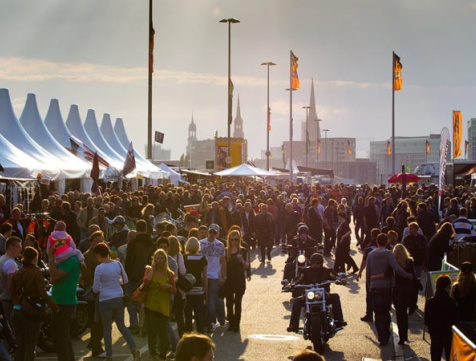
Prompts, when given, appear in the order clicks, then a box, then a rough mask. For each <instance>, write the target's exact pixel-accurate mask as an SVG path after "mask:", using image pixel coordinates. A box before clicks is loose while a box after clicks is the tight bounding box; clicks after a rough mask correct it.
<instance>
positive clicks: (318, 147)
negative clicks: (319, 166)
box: [317, 139, 321, 154]
mask: <svg viewBox="0 0 476 361" xmlns="http://www.w3.org/2000/svg"><path fill="white" fill-rule="evenodd" d="M317 154H321V140H320V139H319V140H318V141H317Z"/></svg>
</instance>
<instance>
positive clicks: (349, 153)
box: [347, 140, 352, 155]
mask: <svg viewBox="0 0 476 361" xmlns="http://www.w3.org/2000/svg"><path fill="white" fill-rule="evenodd" d="M347 154H348V155H352V148H351V146H350V140H348V141H347Z"/></svg>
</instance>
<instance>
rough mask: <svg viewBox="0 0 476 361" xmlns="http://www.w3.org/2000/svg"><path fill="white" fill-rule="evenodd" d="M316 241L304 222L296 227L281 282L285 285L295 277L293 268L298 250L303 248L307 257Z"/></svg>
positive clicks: (311, 252)
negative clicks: (296, 230) (295, 233)
mask: <svg viewBox="0 0 476 361" xmlns="http://www.w3.org/2000/svg"><path fill="white" fill-rule="evenodd" d="M315 246H316V241H315V240H314V239H313V238H311V237H310V236H309V228H308V226H306V225H305V224H304V223H301V224H300V226H299V227H298V233H297V235H296V236H294V237H293V239H292V241H291V244H290V245H289V246H288V248H289V257H288V259H287V260H286V265H285V266H284V273H283V280H282V281H281V284H282V285H283V286H286V285H287V284H288V283H289V282H290V281H291V280H293V279H294V278H295V275H294V270H295V269H296V262H297V257H298V255H299V251H300V250H304V252H305V253H304V254H305V256H306V258H307V259H309V258H310V257H311V255H312V254H313V253H314V248H315Z"/></svg>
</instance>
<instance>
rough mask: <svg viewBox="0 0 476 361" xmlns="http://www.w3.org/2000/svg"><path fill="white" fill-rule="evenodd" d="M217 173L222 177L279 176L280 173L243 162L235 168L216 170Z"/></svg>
mask: <svg viewBox="0 0 476 361" xmlns="http://www.w3.org/2000/svg"><path fill="white" fill-rule="evenodd" d="M214 174H215V175H218V176H222V177H225V176H227V177H249V176H255V177H268V176H277V175H278V174H277V173H275V172H272V171H267V170H265V169H261V168H256V167H252V166H251V165H249V164H246V163H243V164H241V165H238V166H236V167H233V168H228V169H224V170H222V171H219V172H215V173H214Z"/></svg>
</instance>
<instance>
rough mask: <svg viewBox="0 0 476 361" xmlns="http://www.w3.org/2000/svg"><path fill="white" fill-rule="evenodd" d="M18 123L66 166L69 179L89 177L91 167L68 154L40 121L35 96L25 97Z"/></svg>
mask: <svg viewBox="0 0 476 361" xmlns="http://www.w3.org/2000/svg"><path fill="white" fill-rule="evenodd" d="M20 123H21V124H22V126H23V128H24V129H25V131H26V132H27V133H28V134H29V135H30V136H31V137H32V138H33V140H35V141H36V143H38V144H39V145H40V146H42V147H43V148H44V149H46V150H47V151H48V152H49V153H51V154H53V155H54V156H55V157H57V158H58V159H61V160H62V162H63V163H64V164H66V165H67V166H68V168H67V170H68V173H69V174H70V176H71V178H83V177H88V176H89V173H90V171H91V166H90V165H89V164H87V163H86V162H84V161H82V160H81V159H79V158H78V157H75V156H74V155H73V154H72V153H70V152H68V151H67V150H66V149H65V148H64V147H63V146H61V144H59V143H58V142H57V141H56V139H55V138H54V137H53V136H52V135H51V133H50V132H49V130H48V129H47V128H46V126H45V123H43V120H42V119H41V116H40V112H39V111H38V104H37V102H36V96H35V94H31V93H30V94H28V95H27V98H26V103H25V107H24V108H23V112H22V114H21V116H20Z"/></svg>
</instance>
